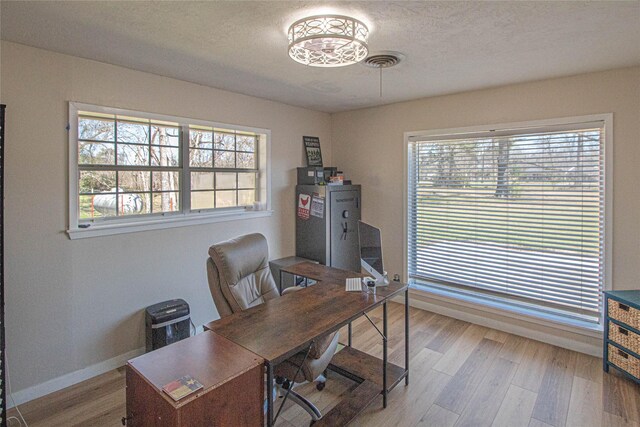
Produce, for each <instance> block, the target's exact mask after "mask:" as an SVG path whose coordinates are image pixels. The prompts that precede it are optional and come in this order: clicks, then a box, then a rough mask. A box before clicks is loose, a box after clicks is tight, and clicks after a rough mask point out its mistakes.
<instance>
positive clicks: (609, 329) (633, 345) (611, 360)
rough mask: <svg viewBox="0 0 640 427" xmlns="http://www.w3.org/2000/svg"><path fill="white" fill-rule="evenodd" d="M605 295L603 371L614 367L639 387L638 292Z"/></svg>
mask: <svg viewBox="0 0 640 427" xmlns="http://www.w3.org/2000/svg"><path fill="white" fill-rule="evenodd" d="M604 295H605V304H604V307H605V325H604V357H603V359H604V370H605V371H606V372H609V367H610V366H613V367H614V368H616V369H618V370H619V371H620V372H622V373H623V374H624V375H625V376H626V377H628V378H630V379H631V380H633V381H635V382H637V383H640V290H637V291H607V292H605V293H604Z"/></svg>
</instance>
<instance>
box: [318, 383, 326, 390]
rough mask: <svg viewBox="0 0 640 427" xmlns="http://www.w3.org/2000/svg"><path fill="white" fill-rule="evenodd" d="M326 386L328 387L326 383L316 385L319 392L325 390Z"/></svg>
mask: <svg viewBox="0 0 640 427" xmlns="http://www.w3.org/2000/svg"><path fill="white" fill-rule="evenodd" d="M325 385H326V383H318V384H316V390H318V391H322V390H324V386H325Z"/></svg>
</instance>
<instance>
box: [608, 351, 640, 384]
mask: <svg viewBox="0 0 640 427" xmlns="http://www.w3.org/2000/svg"><path fill="white" fill-rule="evenodd" d="M609 362H611V363H613V364H614V365H616V366H617V367H618V368H620V369H622V370H624V371H627V372H628V373H630V374H631V375H633V376H634V377H635V378H640V359H638V358H636V357H633V355H631V354H629V353H627V352H626V351H623V350H620V349H619V348H618V347H614V346H612V345H611V344H609Z"/></svg>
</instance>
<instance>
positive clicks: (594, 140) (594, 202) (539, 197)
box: [407, 116, 610, 323]
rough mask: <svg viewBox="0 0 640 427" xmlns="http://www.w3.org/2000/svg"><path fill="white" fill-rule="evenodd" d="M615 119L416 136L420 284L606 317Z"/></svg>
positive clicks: (413, 213) (411, 234)
mask: <svg viewBox="0 0 640 427" xmlns="http://www.w3.org/2000/svg"><path fill="white" fill-rule="evenodd" d="M609 117H610V116H597V117H594V116H590V117H588V118H577V119H572V120H569V119H567V120H558V121H553V122H535V123H518V124H512V125H504V126H499V127H493V126H492V127H487V128H485V129H478V128H475V129H464V130H457V131H456V130H453V131H452V130H447V131H433V132H422V133H414V134H408V138H407V144H408V147H407V148H408V175H407V190H408V191H407V200H408V206H407V207H408V211H407V212H408V217H407V273H408V277H409V278H410V280H412V281H413V283H415V284H416V285H417V286H427V287H431V288H432V289H435V290H438V289H440V290H441V291H442V290H445V291H446V292H449V294H451V295H456V294H458V295H461V296H464V297H465V298H467V299H468V298H469V297H470V296H475V297H477V298H479V299H483V300H485V301H499V302H500V303H505V302H506V303H507V305H508V306H513V307H521V308H525V309H527V310H534V311H535V312H539V313H541V314H547V315H549V314H552V315H554V316H562V317H566V318H568V319H573V320H574V321H575V320H579V321H581V322H593V323H597V322H599V319H600V317H601V314H600V312H601V303H602V301H601V291H602V290H603V288H604V287H605V240H606V239H605V207H606V206H605V205H606V192H607V186H608V183H607V185H605V122H607V121H609V120H610V118H609ZM606 130H607V131H608V130H609V127H608V125H607V129H606Z"/></svg>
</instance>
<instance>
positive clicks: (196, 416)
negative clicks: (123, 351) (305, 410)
mask: <svg viewBox="0 0 640 427" xmlns="http://www.w3.org/2000/svg"><path fill="white" fill-rule="evenodd" d="M263 363H264V360H263V359H262V358H261V357H259V356H256V355H255V354H253V353H251V352H249V351H248V350H246V349H244V348H242V347H240V346H239V345H237V344H234V343H233V342H231V341H229V340H228V339H226V338H224V337H222V336H220V335H216V334H215V333H213V332H211V331H206V332H204V333H202V334H199V335H196V336H194V337H190V338H187V339H185V340H183V341H179V342H177V343H174V344H171V345H169V346H167V347H163V348H160V349H158V350H155V351H152V352H150V353H147V354H144V355H142V356H140V357H137V358H135V359H132V360H130V361H129V362H128V363H127V425H128V426H145V427H146V426H158V427H161V426H162V427H164V426H190V427H192V426H202V427H210V426H230V425H233V426H247V427H248V426H262V425H263V424H264V409H263V402H264V374H263V369H264V368H263ZM184 375H191V376H192V377H193V378H195V379H196V380H198V381H200V382H201V383H202V385H203V386H204V387H203V388H202V389H200V390H199V391H197V392H195V393H193V394H191V395H189V396H187V397H184V398H183V399H181V400H179V401H177V402H176V401H174V400H173V399H172V398H171V397H169V396H168V395H167V394H166V393H165V392H163V391H162V387H163V386H164V385H165V384H168V383H170V382H171V381H173V380H176V379H178V378H181V377H182V376H184Z"/></svg>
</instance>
